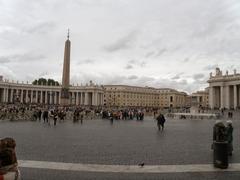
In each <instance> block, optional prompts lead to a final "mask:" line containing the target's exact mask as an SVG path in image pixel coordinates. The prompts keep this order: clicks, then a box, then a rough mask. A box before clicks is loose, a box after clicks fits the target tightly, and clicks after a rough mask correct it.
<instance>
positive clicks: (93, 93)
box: [92, 92, 96, 106]
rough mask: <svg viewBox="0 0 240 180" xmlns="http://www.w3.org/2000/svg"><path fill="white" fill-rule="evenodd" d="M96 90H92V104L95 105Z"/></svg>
mask: <svg viewBox="0 0 240 180" xmlns="http://www.w3.org/2000/svg"><path fill="white" fill-rule="evenodd" d="M95 100H96V99H95V92H92V105H93V106H95V105H96V102H95Z"/></svg>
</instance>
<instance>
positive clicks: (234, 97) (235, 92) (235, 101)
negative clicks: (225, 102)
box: [233, 85, 238, 109]
mask: <svg viewBox="0 0 240 180" xmlns="http://www.w3.org/2000/svg"><path fill="white" fill-rule="evenodd" d="M233 92H234V96H233V99H234V109H237V106H238V104H237V99H238V98H237V85H234V86H233Z"/></svg>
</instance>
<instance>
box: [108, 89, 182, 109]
mask: <svg viewBox="0 0 240 180" xmlns="http://www.w3.org/2000/svg"><path fill="white" fill-rule="evenodd" d="M104 89H105V94H104V105H105V106H108V107H110V106H117V107H157V108H169V107H173V108H176V107H184V106H185V105H186V97H187V94H186V93H184V92H179V91H176V90H174V89H169V88H161V89H157V88H152V87H137V86H128V85H104Z"/></svg>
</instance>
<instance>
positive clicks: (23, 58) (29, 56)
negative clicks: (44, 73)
mask: <svg viewBox="0 0 240 180" xmlns="http://www.w3.org/2000/svg"><path fill="white" fill-rule="evenodd" d="M45 58H46V57H45V56H44V55H40V54H35V53H31V52H29V53H25V54H14V55H9V56H0V62H1V63H11V62H20V63H23V62H29V61H30V62H33V61H41V60H43V59H45Z"/></svg>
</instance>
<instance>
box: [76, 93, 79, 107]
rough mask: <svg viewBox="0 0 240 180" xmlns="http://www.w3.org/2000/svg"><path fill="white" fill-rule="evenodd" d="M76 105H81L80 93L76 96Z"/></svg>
mask: <svg viewBox="0 0 240 180" xmlns="http://www.w3.org/2000/svg"><path fill="white" fill-rule="evenodd" d="M76 98H77V99H76V104H77V105H79V92H77V95H76Z"/></svg>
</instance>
